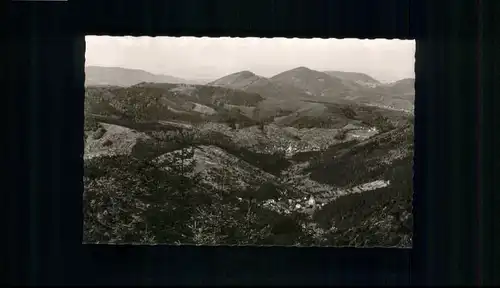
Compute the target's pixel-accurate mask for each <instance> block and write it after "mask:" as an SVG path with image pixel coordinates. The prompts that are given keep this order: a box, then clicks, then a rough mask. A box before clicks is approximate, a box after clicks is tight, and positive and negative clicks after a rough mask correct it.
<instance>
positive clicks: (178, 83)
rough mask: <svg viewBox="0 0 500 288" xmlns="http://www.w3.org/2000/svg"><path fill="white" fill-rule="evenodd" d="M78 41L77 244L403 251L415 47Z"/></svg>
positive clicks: (408, 239)
mask: <svg viewBox="0 0 500 288" xmlns="http://www.w3.org/2000/svg"><path fill="white" fill-rule="evenodd" d="M85 40H86V54H85V58H86V62H85V100H84V101H85V104H84V136H83V137H84V139H83V140H84V153H83V161H84V175H83V184H84V192H83V207H82V209H83V215H84V216H83V218H84V223H83V224H84V225H83V229H84V231H83V243H86V244H143V245H156V244H169V245H256V246H300V247H307V246H321V247H326V246H329V247H360V248H361V247H364V248H366V247H393V248H411V247H412V234H413V216H412V208H413V207H412V201H413V155H414V154H413V147H414V137H413V136H414V135H413V123H414V100H415V89H414V83H415V72H414V69H415V68H414V62H415V41H414V40H398V39H392V40H390V39H354V38H349V39H320V38H310V39H300V38H256V37H255V38H236V37H221V38H215V37H213V38H211V37H163V36H162V37H131V36H130V37H129V36H120V37H110V36H86V39H85Z"/></svg>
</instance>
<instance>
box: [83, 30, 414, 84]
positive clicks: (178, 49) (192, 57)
mask: <svg viewBox="0 0 500 288" xmlns="http://www.w3.org/2000/svg"><path fill="white" fill-rule="evenodd" d="M85 40H86V46H87V47H86V53H85V57H86V62H85V66H101V67H121V68H127V69H140V70H144V71H147V72H150V73H154V74H164V75H169V76H174V77H179V78H184V79H192V80H195V79H196V80H200V79H203V80H209V79H210V80H215V79H217V78H220V77H223V76H226V75H229V74H232V73H236V72H239V71H243V70H249V71H252V72H253V73H255V74H257V75H260V76H264V77H271V76H274V75H276V74H278V73H280V72H283V71H286V70H289V69H293V68H296V67H299V66H305V67H308V68H310V69H313V70H318V71H326V70H336V71H345V72H359V73H365V74H368V75H370V76H372V77H373V78H375V79H377V80H379V81H382V82H393V81H397V80H401V79H404V78H414V77H415V73H414V62H415V60H414V58H415V56H414V55H415V41H414V40H398V39H395V40H388V39H374V40H368V39H319V38H313V39H298V38H255V37H251V38H229V37H221V38H209V37H144V36H143V37H132V36H125V37H123V36H119V37H110V36H86V37H85ZM159 59H160V60H163V61H159Z"/></svg>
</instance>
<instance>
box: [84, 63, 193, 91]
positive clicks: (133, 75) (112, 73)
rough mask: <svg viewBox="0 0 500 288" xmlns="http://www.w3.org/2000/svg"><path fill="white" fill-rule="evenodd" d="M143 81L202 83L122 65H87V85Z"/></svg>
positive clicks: (130, 84)
mask: <svg viewBox="0 0 500 288" xmlns="http://www.w3.org/2000/svg"><path fill="white" fill-rule="evenodd" d="M141 82H153V83H172V84H180V83H185V84H200V83H199V82H200V81H197V80H187V79H182V78H178V77H174V76H170V75H159V74H153V73H150V72H147V71H144V70H140V69H128V68H121V67H101V66H87V67H85V85H86V86H103V85H104V86H121V87H128V86H132V85H135V84H139V83H141Z"/></svg>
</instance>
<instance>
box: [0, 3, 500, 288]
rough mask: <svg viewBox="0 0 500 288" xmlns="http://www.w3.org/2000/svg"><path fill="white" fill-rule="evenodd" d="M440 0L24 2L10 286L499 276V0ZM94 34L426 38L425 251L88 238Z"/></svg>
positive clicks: (14, 81)
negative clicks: (88, 63)
mask: <svg viewBox="0 0 500 288" xmlns="http://www.w3.org/2000/svg"><path fill="white" fill-rule="evenodd" d="M436 2H438V1H434V2H424V1H421V2H420V1H410V0H406V1H405V0H399V1H397V0H393V1H373V0H372V1H333V0H330V1H328V0H324V1H319V0H318V1H298V0H297V1H294V0H288V1H278V0H274V1H273V0H267V1H266V0H254V1H222V0H220V1H215V0H214V1H212V0H206V1H196V0H189V1H182V0H179V1H131V0H130V1H117V0H113V1H111V0H107V1H98V0H95V1H88V0H87V1H76V0H69V1H68V2H48V1H44V2H25V1H19V2H10V3H9V4H8V6H9V10H8V11H9V12H10V14H9V21H10V23H9V25H10V27H11V28H10V29H9V30H8V31H7V32H8V33H7V35H8V36H7V37H8V41H7V42H8V45H7V46H6V47H7V49H8V51H7V54H6V55H9V57H7V58H8V59H7V62H8V63H7V64H8V65H6V67H8V69H9V71H8V73H6V74H5V75H7V77H6V79H7V80H8V84H9V86H11V89H9V93H10V95H9V98H8V99H9V103H8V109H7V110H8V111H7V114H8V117H9V120H8V121H6V123H9V125H8V129H7V132H8V134H7V135H8V139H11V140H10V141H8V142H7V146H8V148H9V149H8V151H9V152H8V153H7V157H6V159H7V160H8V163H9V164H12V165H11V166H10V167H9V168H10V169H8V171H7V173H6V176H7V177H6V180H7V182H9V184H10V186H9V187H10V189H8V191H7V192H9V193H10V194H8V197H7V198H8V201H5V202H4V203H7V205H8V207H7V208H8V209H5V210H4V211H6V212H7V213H8V215H7V216H6V217H5V219H8V223H7V224H6V227H8V229H7V233H6V234H7V235H8V238H7V239H8V243H7V245H8V246H7V247H8V249H7V254H6V255H7V256H8V257H7V260H8V264H7V265H6V266H5V267H7V270H6V271H7V274H8V275H9V276H10V277H9V278H8V279H9V280H10V283H16V284H121V285H127V284H128V285H130V284H132V285H134V284H136V285H140V284H169V285H175V284H184V285H190V284H193V285H194V284H203V285H210V284H245V285H262V284H269V285H272V284H282V285H321V284H323V285H339V284H361V285H363V284H365V285H368V284H371V285H374V284H392V285H405V284H481V283H491V281H493V280H492V279H493V278H492V277H493V273H491V272H492V271H493V270H488V267H491V264H492V263H493V262H491V260H489V258H488V257H485V253H484V251H486V250H488V251H489V250H490V249H492V247H493V245H492V243H494V241H493V240H492V237H490V236H488V237H486V236H485V235H486V233H487V230H488V229H490V227H492V223H491V222H492V221H491V220H489V219H490V218H488V217H485V216H484V215H487V213H489V212H491V211H492V209H493V207H492V206H491V205H492V203H493V201H492V200H493V198H488V197H492V196H491V195H492V194H489V192H491V191H492V190H491V189H492V187H493V186H492V181H491V179H492V178H493V177H492V174H491V173H492V172H493V164H492V162H491V161H489V160H491V158H492V157H490V154H488V153H489V152H491V151H493V149H492V147H493V141H492V139H490V138H488V133H485V132H486V131H489V130H488V129H489V127H486V126H487V125H489V124H488V123H492V124H491V125H494V124H495V123H493V117H491V116H492V114H493V108H492V107H493V105H492V104H496V103H494V100H493V98H492V99H488V98H486V97H484V96H485V95H488V93H489V92H491V91H487V89H489V88H488V87H489V86H488V85H489V84H491V83H492V82H494V78H493V77H494V76H493V75H495V74H494V72H495V71H494V68H495V67H494V64H493V62H491V61H485V60H484V58H485V57H486V56H489V54H488V53H490V52H491V53H493V52H494V49H493V47H494V44H495V40H494V37H493V36H492V35H493V32H495V31H492V30H491V31H490V30H488V31H486V30H484V29H482V28H483V26H484V23H486V22H488V23H493V22H495V20H494V18H490V17H487V16H485V15H486V14H484V13H483V11H487V10H494V9H493V8H494V7H493V6H492V5H494V4H492V3H490V2H489V3H488V4H485V3H482V1H475V2H474V1H465V0H464V1H439V3H436ZM430 3H432V6H431V4H430ZM438 5H439V6H438ZM486 5H489V6H491V7H486ZM11 23H12V24H11ZM12 27H13V28H12ZM493 27H494V26H493ZM496 27H499V26H498V25H497V26H496ZM2 29H5V27H4V28H2ZM478 31H479V32H481V33H478ZM485 31H486V32H485ZM84 35H116V36H119V35H134V36H139V35H149V36H158V35H170V36H181V35H182V36H213V37H218V36H239V37H245V36H258V37H277V36H279V37H301V38H311V37H321V38H327V37H328V38H330V37H334V38H389V39H392V38H399V39H417V51H416V66H415V71H416V84H415V87H416V109H415V110H416V111H415V115H416V120H415V138H416V144H415V165H414V171H415V176H414V183H415V184H414V187H415V200H414V202H415V206H414V207H415V208H414V215H415V221H414V222H415V236H414V246H413V247H414V248H413V249H411V250H410V249H377V248H373V249H348V248H283V247H272V248H263V247H223V246H221V247H194V246H157V247H151V246H149V247H148V246H119V247H109V246H101V245H99V246H97V245H82V244H81V234H82V224H81V223H82V213H81V204H82V199H81V193H82V191H83V187H82V177H81V175H82V173H83V162H82V159H81V155H82V153H83V142H82V132H83V131H82V129H80V128H78V127H82V125H83V95H84V87H83V82H84V69H83V67H84V61H85V58H84V53H85V41H84ZM488 117H489V118H488ZM486 119H488V120H486ZM490 120H491V121H490ZM488 149H490V150H488ZM488 177H491V178H488ZM488 205H490V206H488ZM488 221H489V222H488ZM488 231H489V230H488ZM488 241H491V242H488Z"/></svg>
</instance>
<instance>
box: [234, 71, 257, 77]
mask: <svg viewBox="0 0 500 288" xmlns="http://www.w3.org/2000/svg"><path fill="white" fill-rule="evenodd" d="M233 75H237V76H239V77H244V78H248V77H254V76H257V75H255V73H253V72H252V71H248V70H243V71H240V72H236V73H234V74H233Z"/></svg>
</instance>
